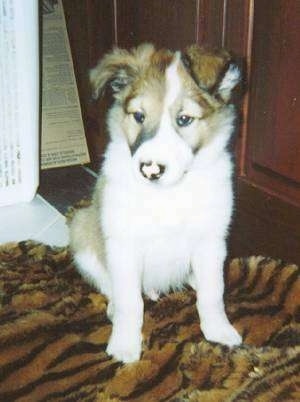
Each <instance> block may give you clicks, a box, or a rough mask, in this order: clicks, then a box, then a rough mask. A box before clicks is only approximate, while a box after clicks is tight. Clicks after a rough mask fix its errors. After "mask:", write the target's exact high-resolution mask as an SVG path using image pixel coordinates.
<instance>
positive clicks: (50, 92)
mask: <svg viewBox="0 0 300 402" xmlns="http://www.w3.org/2000/svg"><path fill="white" fill-rule="evenodd" d="M42 55H43V63H42V66H43V69H42V135H41V168H42V169H47V168H54V167H63V166H70V165H79V164H85V163H88V162H89V161H90V159H89V154H88V148H87V143H86V138H85V132H84V126H83V121H82V116H81V108H80V102H79V96H78V90H77V85H76V79H75V74H74V68H73V61H72V55H71V49H70V44H69V38H68V33H67V28H66V22H65V16H64V11H63V6H62V2H61V1H60V0H43V34H42Z"/></svg>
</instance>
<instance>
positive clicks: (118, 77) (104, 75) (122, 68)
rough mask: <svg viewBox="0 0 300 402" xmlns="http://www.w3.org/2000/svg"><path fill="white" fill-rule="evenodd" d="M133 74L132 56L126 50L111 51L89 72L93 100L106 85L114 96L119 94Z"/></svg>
mask: <svg viewBox="0 0 300 402" xmlns="http://www.w3.org/2000/svg"><path fill="white" fill-rule="evenodd" d="M134 73H135V66H134V61H133V57H132V55H131V54H130V53H129V52H128V51H127V50H123V49H118V48H115V49H113V50H112V52H110V53H108V54H106V55H105V56H104V57H103V58H102V59H101V60H100V61H99V63H98V64H97V66H96V67H94V68H93V69H92V70H90V83H91V86H92V90H93V98H94V99H97V98H98V97H99V96H100V95H101V94H102V93H103V92H104V89H105V88H106V87H107V86H108V85H109V86H110V88H111V89H112V92H113V93H114V94H116V93H118V92H120V91H121V90H122V89H123V88H124V87H125V86H126V85H128V83H129V82H130V80H131V77H132V76H133V75H134Z"/></svg>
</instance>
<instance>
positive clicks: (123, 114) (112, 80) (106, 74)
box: [90, 44, 240, 185]
mask: <svg viewBox="0 0 300 402" xmlns="http://www.w3.org/2000/svg"><path fill="white" fill-rule="evenodd" d="M90 78H91V83H92V86H93V89H94V96H95V97H98V96H99V95H100V94H101V93H102V92H103V91H104V90H105V89H106V88H110V89H111V91H112V93H113V96H114V99H115V102H114V105H113V107H112V109H111V112H110V115H109V122H108V123H109V130H110V133H111V136H112V137H113V138H114V137H116V136H119V137H121V138H123V139H126V142H127V144H128V147H129V149H130V152H131V156H132V165H133V169H134V172H135V174H136V176H137V178H138V179H141V180H144V181H146V182H152V183H155V184H161V185H169V184H173V183H176V182H177V181H179V180H181V179H182V178H183V177H184V175H185V173H187V172H188V171H189V168H190V166H191V165H192V163H193V161H194V159H195V158H197V156H198V155H200V153H201V149H203V148H204V147H207V146H209V144H211V143H212V142H213V141H214V139H215V138H216V137H224V139H225V140H226V141H227V140H228V138H229V135H230V133H231V131H232V125H233V119H234V112H233V108H232V106H231V105H230V98H231V94H232V90H233V89H234V87H235V86H236V85H237V84H238V82H239V80H240V73H239V70H238V68H237V67H236V66H235V65H234V64H233V63H232V62H231V59H230V56H229V54H228V53H227V52H226V51H224V50H220V51H208V50H205V49H203V48H200V47H199V46H197V45H193V46H190V47H189V48H187V49H186V51H185V52H184V53H181V52H171V51H169V50H159V51H157V50H155V49H154V47H153V46H152V45H149V44H144V45H141V46H139V47H137V48H136V49H132V50H131V51H127V50H121V49H118V48H116V49H114V50H113V51H112V52H111V53H109V54H108V55H106V56H105V57H104V58H103V59H102V60H101V61H100V63H99V64H98V65H97V66H96V67H95V68H94V69H93V70H92V71H91V73H90ZM226 141H223V142H224V146H225V145H226Z"/></svg>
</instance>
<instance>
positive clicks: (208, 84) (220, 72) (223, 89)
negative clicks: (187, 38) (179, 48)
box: [184, 45, 240, 103]
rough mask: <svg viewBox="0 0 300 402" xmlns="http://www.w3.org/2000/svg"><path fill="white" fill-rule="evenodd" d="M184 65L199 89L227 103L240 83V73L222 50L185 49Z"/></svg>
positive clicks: (197, 47) (193, 46)
mask: <svg viewBox="0 0 300 402" xmlns="http://www.w3.org/2000/svg"><path fill="white" fill-rule="evenodd" d="M185 55H186V56H185V59H186V60H185V62H184V64H185V65H186V66H187V68H188V69H189V70H190V73H191V75H192V76H193V78H194V80H195V81H196V82H197V84H198V85H199V87H200V88H202V89H204V90H206V91H208V92H211V93H212V94H213V95H214V96H217V97H219V98H221V99H222V100H223V101H224V102H226V103H227V102H228V101H229V99H230V97H231V93H232V90H233V89H234V88H235V86H236V85H237V84H238V83H239V81H240V71H239V68H238V67H237V66H235V64H233V63H231V56H230V55H229V53H228V52H227V51H226V50H224V49H220V50H208V49H205V48H201V47H199V46H198V45H192V46H190V47H188V48H187V49H186V52H185Z"/></svg>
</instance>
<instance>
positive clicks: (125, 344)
mask: <svg viewBox="0 0 300 402" xmlns="http://www.w3.org/2000/svg"><path fill="white" fill-rule="evenodd" d="M107 265H108V268H109V272H110V275H111V284H112V300H111V302H112V305H113V318H112V322H113V329H112V334H111V337H110V340H109V343H108V346H107V353H108V354H110V355H112V356H113V357H114V358H116V359H117V360H120V361H122V362H124V363H130V362H134V361H136V360H138V359H139V357H140V354H141V345H142V335H141V329H142V324H143V299H142V295H141V266H140V264H139V261H138V258H137V256H136V254H135V253H134V247H133V244H126V243H125V242H124V241H123V242H122V241H121V242H120V241H118V242H114V241H111V240H109V241H108V244H107Z"/></svg>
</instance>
